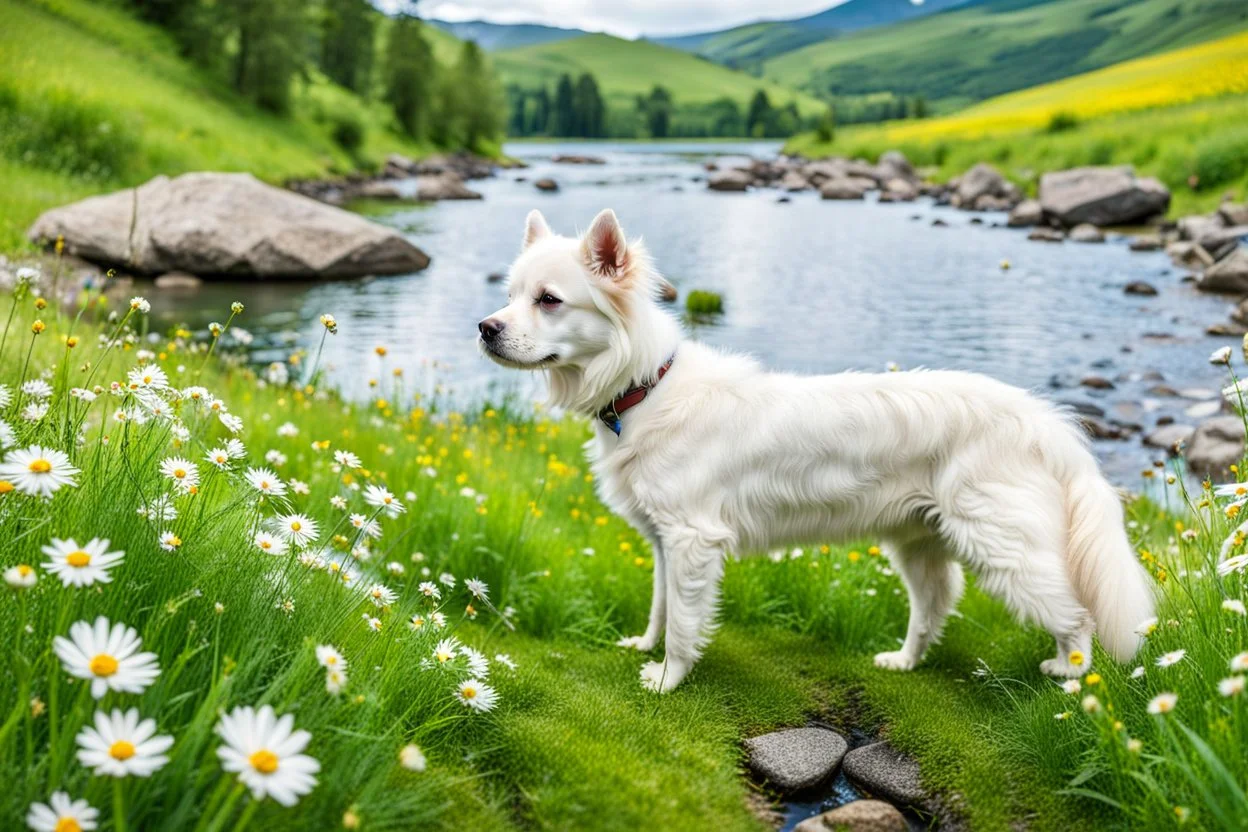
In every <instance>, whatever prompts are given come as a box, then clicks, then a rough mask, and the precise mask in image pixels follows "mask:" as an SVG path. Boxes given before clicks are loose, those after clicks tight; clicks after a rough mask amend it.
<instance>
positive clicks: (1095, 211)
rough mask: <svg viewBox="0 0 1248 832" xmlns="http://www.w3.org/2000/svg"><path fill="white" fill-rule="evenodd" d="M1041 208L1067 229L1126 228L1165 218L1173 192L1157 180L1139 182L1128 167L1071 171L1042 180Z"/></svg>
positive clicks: (1042, 178)
mask: <svg viewBox="0 0 1248 832" xmlns="http://www.w3.org/2000/svg"><path fill="white" fill-rule="evenodd" d="M1040 206H1041V207H1042V208H1043V209H1044V213H1045V214H1046V215H1048V216H1050V217H1052V218H1054V219H1056V220H1057V221H1058V222H1060V223H1061V224H1062V225H1065V226H1067V227H1070V226H1073V225H1078V224H1080V223H1085V222H1087V223H1092V224H1093V225H1101V226H1103V225H1124V224H1126V223H1131V222H1139V221H1140V220H1146V219H1148V218H1149V217H1153V216H1156V215H1158V214H1164V213H1165V212H1166V209H1167V208H1169V207H1170V191H1168V190H1167V189H1166V186H1165V185H1163V184H1161V182H1159V181H1157V180H1156V179H1152V178H1145V179H1139V178H1137V177H1136V175H1135V173H1134V171H1133V170H1132V169H1131V168H1130V167H1129V166H1124V167H1088V168H1072V169H1071V170H1060V171H1053V172H1052V173H1046V174H1044V176H1041V177H1040Z"/></svg>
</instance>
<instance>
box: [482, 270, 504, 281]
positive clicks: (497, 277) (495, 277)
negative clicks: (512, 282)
mask: <svg viewBox="0 0 1248 832" xmlns="http://www.w3.org/2000/svg"><path fill="white" fill-rule="evenodd" d="M506 279H507V275H505V274H503V273H502V272H490V273H489V274H487V275H486V276H485V282H486V283H502V282H503V281H504V280H506Z"/></svg>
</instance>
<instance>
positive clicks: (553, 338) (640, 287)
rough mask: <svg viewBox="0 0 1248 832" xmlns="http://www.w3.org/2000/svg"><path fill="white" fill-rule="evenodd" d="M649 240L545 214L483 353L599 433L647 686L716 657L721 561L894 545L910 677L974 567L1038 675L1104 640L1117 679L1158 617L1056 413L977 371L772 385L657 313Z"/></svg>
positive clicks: (1103, 490) (1084, 657) (537, 218)
mask: <svg viewBox="0 0 1248 832" xmlns="http://www.w3.org/2000/svg"><path fill="white" fill-rule="evenodd" d="M658 280H659V276H658V273H657V272H656V271H655V270H654V268H653V267H652V265H651V262H650V260H649V258H648V257H647V254H646V251H645V249H644V248H643V247H642V246H641V244H640V242H639V241H633V242H628V241H627V240H626V239H625V237H624V233H623V231H622V230H621V228H620V225H619V223H618V221H617V220H616V217H615V214H614V213H613V212H611V211H603V212H602V213H601V214H599V215H598V216H597V217H596V218H595V219H594V221H593V224H592V225H591V226H590V228H589V231H588V232H587V233H586V234H585V235H584V237H582V238H580V239H572V238H568V237H561V236H558V235H555V234H553V233H552V232H551V230H550V228H549V227H548V226H547V224H546V221H545V220H544V219H543V218H542V215H541V214H540V213H538V212H537V211H533V212H532V213H530V214H529V217H528V223H527V228H526V230H525V235H524V248H523V251H522V253H521V254H520V256H519V258H518V259H517V260H516V262H515V263H514V264H513V265H512V267H511V273H510V278H509V284H508V303H507V305H506V306H505V307H503V308H502V309H500V310H499V311H498V312H496V313H494V314H493V315H491V316H490V317H489V318H487V319H485V320H484V321H482V322H481V324H480V327H479V328H480V344H481V346H482V349H483V351H484V352H485V353H486V354H487V355H488V356H489V357H490V358H492V359H493V360H495V361H497V362H498V363H500V364H503V365H505V366H508V367H515V368H520V369H526V370H543V371H545V372H546V373H547V374H548V376H549V380H550V391H551V398H552V402H553V403H554V404H556V405H559V406H562V407H565V408H568V409H570V410H572V411H575V412H578V413H582V414H585V415H587V416H590V417H592V418H593V421H594V425H595V427H596V428H597V436H596V437H595V438H594V439H593V440H591V441H590V442H589V444H588V445H587V450H588V451H589V455H590V457H591V461H592V466H593V470H594V473H595V476H596V479H597V482H598V486H599V491H600V493H601V497H602V499H603V500H604V502H606V503H607V505H609V506H610V507H611V508H612V509H613V510H615V511H616V512H618V513H619V514H621V515H622V516H623V517H625V518H626V519H627V520H628V521H629V522H630V523H631V524H632V525H633V526H635V527H636V528H637V530H638V531H639V532H641V534H643V535H644V536H645V537H646V538H647V539H648V540H649V541H650V544H651V546H652V547H653V549H654V597H653V600H652V603H651V608H650V624H649V626H648V627H647V628H646V631H645V633H644V634H642V635H640V636H635V637H632V638H626V639H624V640H623V641H621V642H620V644H621V645H623V646H627V647H634V648H636V649H638V650H643V651H647V650H651V649H653V648H654V647H655V646H656V645H658V643H659V640H660V638H662V637H663V636H664V634H665V630H666V645H665V646H666V656H665V657H664V659H663V661H662V662H650V663H648V664H646V665H645V666H643V667H642V670H641V678H642V682H643V684H645V685H646V686H647V687H648V688H651V689H653V690H657V691H669V690H671V689H672V688H674V687H676V686H677V685H678V684H680V682H681V680H682V679H684V678H685V675H686V674H688V673H689V671H690V669H691V668H692V667H693V665H694V663H695V662H696V661H697V659H698V656H699V654H700V652H701V650H702V648H703V647H704V645H705V644H706V642H707V640H708V637H709V634H710V630H711V626H712V619H713V616H714V613H715V609H716V603H717V597H718V591H719V582H720V577H721V576H722V574H723V570H724V560H725V557H726V556H727V555H730V554H745V553H748V552H756V551H760V550H767V549H770V548H772V547H777V546H788V545H793V544H802V543H812V542H822V541H827V540H853V539H858V538H861V537H864V536H867V535H873V536H878V537H879V538H881V539H883V540H885V541H887V542H888V543H889V545H888V547H887V551H888V556H889V558H891V560H892V562H893V564H894V565H895V566H896V569H897V572H898V573H899V574H900V576H901V578H902V580H903V581H904V582H905V585H906V588H907V589H908V590H909V593H910V623H909V626H908V627H907V629H906V638H905V642H904V644H902V646H901V649H900V650H896V651H893V652H888V653H880V654H879V655H877V656H876V657H875V663H876V664H877V665H879V666H880V667H887V668H893V669H897V670H908V669H910V668H912V667H914V666H915V664H916V663H917V662H918V661H919V660H920V659H922V657H923V654H924V652H925V651H926V650H927V647H928V645H929V644H931V643H932V642H933V641H934V640H936V639H937V638H938V637H939V635H940V632H941V628H942V626H943V624H944V622H945V618H946V616H948V614H949V613H950V611H952V609H953V608H954V606H955V605H956V604H957V602H958V599H959V597H960V595H961V592H962V586H963V581H962V567H961V564H965V565H967V566H969V567H970V568H971V569H972V570H973V571H974V572H975V573H976V575H978V577H979V581H980V586H982V587H983V588H984V589H985V590H986V591H987V592H989V593H991V594H993V595H995V596H996V597H998V598H1000V599H1002V600H1003V601H1004V602H1005V603H1006V604H1007V605H1008V606H1009V607H1010V609H1011V610H1013V611H1014V612H1015V613H1016V614H1017V615H1018V616H1019V617H1020V618H1022V619H1026V620H1031V621H1035V622H1037V623H1039V624H1040V625H1041V626H1043V627H1044V628H1045V629H1046V630H1048V631H1049V632H1050V633H1051V634H1052V635H1053V637H1054V638H1055V639H1056V640H1057V656H1056V657H1055V658H1052V659H1048V660H1046V661H1045V662H1043V663H1042V664H1041V665H1040V667H1041V669H1042V670H1043V671H1044V672H1045V673H1049V674H1052V675H1054V676H1077V675H1079V674H1081V673H1083V672H1086V671H1087V669H1088V667H1089V666H1090V663H1091V648H1092V632H1093V629H1094V628H1095V630H1096V632H1097V633H1098V635H1099V636H1100V640H1101V643H1102V644H1103V645H1104V646H1105V647H1106V648H1107V649H1108V650H1109V652H1110V653H1111V654H1112V655H1113V656H1114V657H1115V658H1117V659H1118V660H1120V661H1125V660H1126V659H1128V658H1130V657H1131V656H1132V655H1133V654H1134V653H1135V651H1136V648H1137V646H1138V643H1139V636H1138V635H1137V634H1136V632H1135V630H1136V627H1137V626H1138V625H1139V624H1140V623H1141V622H1142V621H1144V620H1145V619H1146V618H1148V617H1149V616H1151V615H1152V610H1153V597H1152V592H1151V590H1150V586H1149V582H1148V580H1147V577H1146V575H1145V573H1144V571H1143V569H1142V567H1141V566H1140V564H1139V563H1138V561H1137V560H1136V558H1135V555H1134V554H1133V552H1132V551H1131V547H1130V544H1129V543H1128V541H1127V536H1126V532H1125V531H1124V528H1123V514H1122V507H1121V505H1120V503H1119V500H1118V497H1117V495H1116V493H1115V492H1114V490H1113V488H1112V487H1111V486H1110V485H1109V484H1108V483H1107V482H1106V481H1105V479H1104V478H1103V477H1102V476H1101V474H1100V472H1099V470H1098V468H1097V464H1096V461H1095V459H1094V458H1093V456H1092V454H1091V453H1090V452H1089V451H1088V448H1087V445H1086V442H1085V440H1084V439H1083V437H1082V435H1081V433H1080V432H1079V430H1078V429H1077V428H1076V427H1075V426H1074V425H1073V424H1072V423H1071V421H1070V420H1069V419H1068V418H1067V417H1066V416H1065V415H1063V413H1061V412H1060V411H1058V410H1057V409H1056V408H1054V407H1053V406H1052V405H1050V404H1048V403H1047V402H1044V401H1042V400H1040V399H1037V398H1034V397H1032V396H1030V395H1029V394H1027V393H1026V392H1024V391H1022V390H1019V389H1017V388H1014V387H1010V386H1007V385H1005V384H1002V383H1000V382H997V381H994V380H993V379H990V378H987V377H986V376H981V375H974V374H971V373H962V372H936V371H932V372H925V371H916V372H903V373H884V374H879V375H875V374H862V373H841V374H839V375H828V376H814V377H806V376H798V375H792V374H789V373H773V372H767V371H766V370H764V369H763V368H762V367H760V366H759V365H758V364H757V363H755V362H754V361H753V360H751V359H749V358H746V357H743V356H739V355H731V354H727V353H724V352H721V351H719V350H716V349H712V348H711V347H708V346H705V345H703V344H699V343H697V342H694V341H688V340H685V339H684V338H683V337H682V333H681V329H680V326H679V324H678V323H677V321H676V320H675V319H674V318H673V317H672V316H671V315H669V314H668V313H666V312H665V311H663V310H662V309H661V308H660V306H659V305H658V304H657V303H656V302H655V300H654V298H653V293H654V291H655V284H656V282H657V281H658Z"/></svg>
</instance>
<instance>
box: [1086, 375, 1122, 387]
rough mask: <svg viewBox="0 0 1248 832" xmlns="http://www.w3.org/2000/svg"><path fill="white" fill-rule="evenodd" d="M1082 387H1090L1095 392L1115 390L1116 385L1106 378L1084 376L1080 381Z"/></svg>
mask: <svg viewBox="0 0 1248 832" xmlns="http://www.w3.org/2000/svg"><path fill="white" fill-rule="evenodd" d="M1079 384H1080V386H1082V387H1088V388H1091V389H1093V390H1113V389H1114V383H1113V382H1112V381H1110V380H1109V379H1107V378H1105V377H1104V376H1084V377H1083V378H1081V379H1079Z"/></svg>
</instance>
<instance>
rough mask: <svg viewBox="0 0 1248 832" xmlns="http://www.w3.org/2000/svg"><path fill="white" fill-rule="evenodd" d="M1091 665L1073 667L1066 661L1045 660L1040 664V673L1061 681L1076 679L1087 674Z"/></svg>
mask: <svg viewBox="0 0 1248 832" xmlns="http://www.w3.org/2000/svg"><path fill="white" fill-rule="evenodd" d="M1088 669H1089V665H1087V664H1086V663H1085V664H1083V665H1078V666H1076V665H1073V664H1071V663H1070V662H1068V661H1066V660H1065V659H1045V660H1044V661H1042V662H1040V672H1042V673H1047V674H1048V675H1049V676H1056V677H1057V678H1059V679H1076V678H1078V677H1080V676H1082V675H1083V674H1085V673H1087V672H1088Z"/></svg>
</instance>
